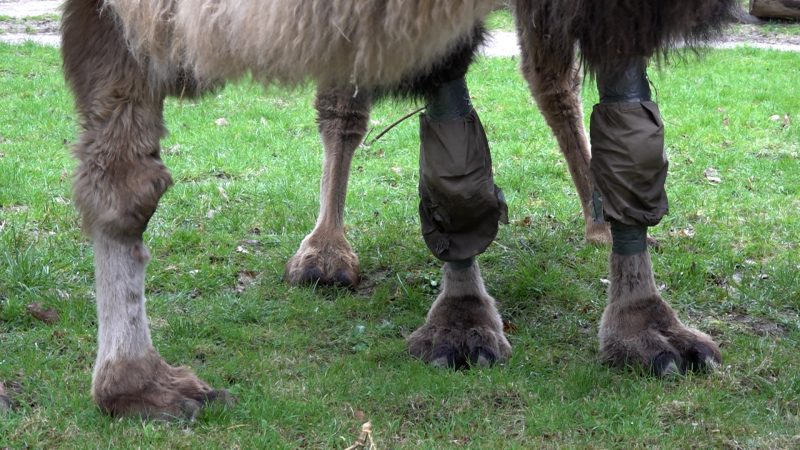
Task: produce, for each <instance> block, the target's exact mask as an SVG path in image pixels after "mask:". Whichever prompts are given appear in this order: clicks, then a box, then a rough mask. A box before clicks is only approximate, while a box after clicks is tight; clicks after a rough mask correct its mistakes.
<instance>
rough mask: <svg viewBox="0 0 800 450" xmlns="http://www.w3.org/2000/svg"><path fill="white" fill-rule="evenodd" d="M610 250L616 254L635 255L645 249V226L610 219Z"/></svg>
mask: <svg viewBox="0 0 800 450" xmlns="http://www.w3.org/2000/svg"><path fill="white" fill-rule="evenodd" d="M611 238H612V243H611V251H612V252H613V253H616V254H618V255H624V256H628V255H636V254H639V253H642V252H644V251H645V250H647V227H646V226H644V225H625V224H624V223H621V222H617V221H611Z"/></svg>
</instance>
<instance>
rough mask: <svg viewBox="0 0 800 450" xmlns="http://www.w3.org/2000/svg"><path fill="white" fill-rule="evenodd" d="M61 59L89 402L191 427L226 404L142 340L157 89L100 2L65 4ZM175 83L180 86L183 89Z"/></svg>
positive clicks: (157, 193)
mask: <svg viewBox="0 0 800 450" xmlns="http://www.w3.org/2000/svg"><path fill="white" fill-rule="evenodd" d="M62 33H63V44H62V55H63V58H64V71H65V76H66V78H67V81H68V82H69V85H70V87H71V89H72V91H73V93H74V95H75V100H76V108H77V110H78V114H79V116H80V121H81V127H82V132H81V135H80V138H79V141H78V143H77V144H76V145H75V149H74V152H75V155H76V157H77V158H78V159H79V165H78V168H77V170H76V174H75V185H74V199H75V203H76V205H77V207H78V209H79V210H80V213H81V215H82V218H83V224H84V229H85V231H86V232H87V234H89V235H90V236H91V238H92V242H93V245H94V262H95V278H96V280H95V281H96V289H97V296H96V301H97V316H98V352H97V359H96V361H95V366H94V372H93V376H92V396H93V398H94V401H95V402H96V403H97V404H98V405H99V407H100V409H101V410H103V411H104V412H106V413H108V414H111V415H115V416H118V415H141V416H146V417H162V418H169V417H193V416H194V415H195V414H196V412H197V411H198V409H199V408H200V406H201V405H202V403H204V402H206V401H208V400H210V399H214V398H219V397H221V396H222V397H226V396H227V394H226V393H225V392H224V391H215V390H213V389H212V388H211V387H209V385H208V384H206V383H204V382H203V381H201V380H200V379H198V378H197V377H196V376H195V375H194V374H193V373H192V372H191V371H190V370H189V369H188V368H184V367H179V368H175V367H171V366H169V365H168V364H167V363H166V362H164V360H163V359H162V358H161V356H159V354H158V353H157V352H156V350H155V349H154V348H153V345H152V342H151V340H150V330H149V326H148V322H147V316H146V313H145V298H144V275H145V266H146V265H147V262H148V260H149V258H150V257H149V255H148V252H147V249H146V248H145V246H144V244H143V242H142V233H143V232H144V230H145V228H146V227H147V222H148V221H149V219H150V217H151V215H152V214H153V213H154V212H155V209H156V206H157V204H158V200H159V198H160V197H161V195H162V194H163V193H164V191H166V189H167V188H168V187H169V185H170V184H171V182H172V181H171V178H170V175H169V172H168V171H167V169H166V167H164V164H163V163H162V162H161V159H160V157H159V150H160V147H159V145H160V144H159V140H160V139H161V137H162V136H163V135H164V134H165V129H164V126H163V119H162V106H163V99H164V93H163V92H162V91H164V92H166V90H167V89H171V88H168V87H166V86H161V87H154V86H152V85H151V84H150V83H148V79H147V76H146V73H145V71H144V70H143V69H142V68H141V67H140V66H139V64H138V63H137V62H136V61H135V60H134V59H133V58H132V57H131V55H130V54H129V52H128V50H127V47H126V45H125V42H124V41H123V39H122V36H121V32H120V31H119V29H118V28H117V26H116V24H115V19H114V17H113V12H112V11H110V10H109V9H102V1H100V0H96V1H92V0H70V1H68V2H67V3H66V5H65V7H64V17H63V20H62ZM184 81H185V80H184Z"/></svg>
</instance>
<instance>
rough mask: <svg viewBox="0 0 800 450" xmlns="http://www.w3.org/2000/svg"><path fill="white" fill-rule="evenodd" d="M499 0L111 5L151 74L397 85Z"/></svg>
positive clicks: (146, 0)
mask: <svg viewBox="0 0 800 450" xmlns="http://www.w3.org/2000/svg"><path fill="white" fill-rule="evenodd" d="M495 1H496V0H453V1H447V2H444V1H437V0H383V1H353V0H242V1H218V0H182V1H178V0H108V1H107V2H106V6H107V7H108V8H109V9H111V10H113V12H114V14H116V15H117V16H118V17H119V19H120V23H121V24H122V26H123V28H124V31H125V36H126V38H127V40H128V42H129V44H130V47H131V49H132V51H133V54H135V55H138V57H139V59H140V60H141V61H149V64H150V68H151V69H152V71H153V73H154V74H155V75H156V76H157V77H159V78H163V77H169V76H170V74H172V73H173V70H174V68H175V67H185V68H188V69H191V70H192V71H193V72H194V73H195V74H196V76H197V77H198V78H199V79H202V80H217V79H223V80H232V79H237V78H240V77H241V76H243V75H244V74H245V73H247V72H251V73H252V74H253V76H254V78H256V79H259V80H263V81H268V82H269V81H277V82H281V83H285V84H289V85H291V84H297V83H302V82H304V81H306V80H308V79H314V80H316V81H317V82H318V83H319V84H320V85H323V86H345V85H347V84H352V85H355V86H369V87H371V88H377V87H389V86H394V85H396V84H397V83H398V82H399V81H400V80H401V79H403V78H404V77H405V76H406V75H408V74H409V73H412V72H415V71H418V70H420V69H423V70H424V69H426V68H429V67H430V66H432V65H433V64H434V63H436V62H437V61H439V60H440V59H441V58H442V57H443V56H444V55H445V54H447V53H448V51H449V50H452V49H453V48H454V47H455V46H456V45H458V44H459V43H460V42H459V39H461V40H462V42H463V40H464V39H470V37H471V36H472V35H471V34H470V31H471V30H472V29H473V28H474V27H475V24H476V23H477V22H478V21H479V19H481V18H482V17H484V16H485V15H486V14H487V13H488V12H489V11H491V9H492V8H493V6H494V4H495Z"/></svg>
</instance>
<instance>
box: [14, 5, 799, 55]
mask: <svg viewBox="0 0 800 450" xmlns="http://www.w3.org/2000/svg"><path fill="white" fill-rule="evenodd" d="M60 4H61V1H53V0H0V16H2V17H4V18H6V19H5V20H0V41H2V42H11V43H15V44H16V43H21V42H25V41H33V42H36V43H39V44H44V45H54V46H57V45H59V43H60V39H59V36H58V23H57V21H56V20H51V19H49V18H47V17H45V18H42V17H41V16H43V15H46V16H50V15H53V14H59V13H60V11H59V9H58V8H59V5H60ZM37 16H38V17H37ZM7 18H11V19H10V20H9V19H7ZM710 45H711V46H713V47H714V48H734V47H754V48H762V49H770V50H781V51H790V52H800V35H791V34H789V35H785V36H784V35H780V36H770V35H766V34H765V33H763V32H761V31H760V29H759V28H758V25H740V26H737V27H736V32H735V33H734V34H731V35H729V36H726V38H725V39H723V40H722V41H720V42H715V43H712V44H710ZM481 53H482V54H483V55H484V56H489V57H509V56H517V55H519V48H518V47H517V36H516V34H515V33H513V32H508V31H495V32H492V33H491V38H490V40H489V42H488V43H487V45H486V46H485V47H484V48H483V49H482V50H481Z"/></svg>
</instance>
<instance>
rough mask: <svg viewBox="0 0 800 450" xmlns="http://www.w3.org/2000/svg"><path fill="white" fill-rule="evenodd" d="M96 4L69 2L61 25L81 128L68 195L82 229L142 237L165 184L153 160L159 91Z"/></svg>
mask: <svg viewBox="0 0 800 450" xmlns="http://www.w3.org/2000/svg"><path fill="white" fill-rule="evenodd" d="M73 4H74V5H75V7H73V6H72V5H73ZM78 5H79V6H78ZM99 7H100V2H99V1H98V2H96V3H94V4H92V2H86V1H72V2H68V3H67V6H66V8H65V16H64V19H63V22H62V23H63V29H62V39H63V45H62V46H61V49H62V57H63V59H64V73H65V76H66V78H67V82H68V83H69V85H70V87H71V88H72V91H73V93H74V95H75V105H76V109H77V111H78V114H79V116H80V121H81V127H82V128H83V132H82V133H81V136H80V141H79V142H78V143H77V144H76V145H75V147H74V153H75V156H76V157H77V158H78V160H79V161H80V163H79V165H78V168H77V170H76V173H75V181H74V189H73V190H74V198H75V203H76V205H77V207H78V209H79V210H80V212H81V214H82V217H83V223H84V230H85V231H86V232H87V233H93V232H95V231H101V232H103V233H107V234H111V235H117V234H126V235H129V236H135V235H141V233H142V232H143V231H144V229H145V227H146V226H147V222H148V220H149V219H150V216H151V215H152V214H153V212H155V208H156V205H157V204H158V200H159V198H161V195H162V194H163V193H164V191H166V189H167V188H168V187H169V186H170V185H171V184H172V179H171V177H170V175H169V172H168V171H167V169H166V167H165V166H164V164H163V163H162V162H161V158H160V140H161V138H162V137H163V136H164V135H165V134H166V129H165V128H164V125H163V118H162V107H163V98H164V94H160V93H159V90H158V89H154V88H153V87H152V86H150V85H149V84H148V82H147V77H146V73H145V72H144V71H143V70H142V68H141V67H140V66H139V64H138V63H137V61H136V60H135V59H134V58H133V57H132V56H131V55H130V53H129V52H128V51H127V46H126V44H125V42H124V41H123V40H122V37H121V36H120V35H119V30H118V29H117V26H116V23H115V21H114V19H113V17H111V16H110V15H109V14H103V15H98V14H97V11H96V8H99ZM87 35H88V36H93V38H92V39H86V36H87ZM100 68H101V69H100Z"/></svg>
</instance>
